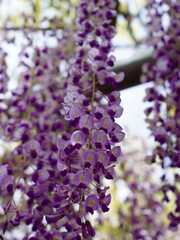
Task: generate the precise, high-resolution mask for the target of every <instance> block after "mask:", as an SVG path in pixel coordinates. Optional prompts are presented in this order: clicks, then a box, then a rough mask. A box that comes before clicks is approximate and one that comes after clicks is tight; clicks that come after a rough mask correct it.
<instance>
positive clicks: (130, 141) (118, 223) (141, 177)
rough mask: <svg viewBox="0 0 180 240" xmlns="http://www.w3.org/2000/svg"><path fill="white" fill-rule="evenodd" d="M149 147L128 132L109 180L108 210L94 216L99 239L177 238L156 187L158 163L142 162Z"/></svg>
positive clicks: (150, 239) (158, 181) (163, 239)
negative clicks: (169, 228)
mask: <svg viewBox="0 0 180 240" xmlns="http://www.w3.org/2000/svg"><path fill="white" fill-rule="evenodd" d="M129 146H131V148H129ZM149 150H150V147H149V146H148V145H147V142H146V140H145V139H143V138H141V137H138V136H132V135H131V133H129V132H127V136H126V139H125V140H124V141H123V143H122V154H121V156H120V157H119V162H120V164H119V166H118V167H117V168H116V177H115V178H114V180H113V182H111V184H110V189H111V191H110V192H111V194H112V201H111V205H110V211H109V212H108V213H107V215H103V214H102V215H98V216H97V219H96V220H97V221H96V224H97V238H98V239H103V240H109V239H112V240H119V239H122V240H139V239H142V240H171V239H175V240H178V238H179V237H178V236H179V231H178V232H175V233H174V232H172V231H170V230H168V222H167V219H166V217H165V215H166V212H167V210H168V207H167V206H165V205H164V204H163V203H162V201H161V200H162V191H159V188H160V186H161V185H162V182H161V179H160V176H159V174H158V173H159V170H160V167H159V166H157V165H149V164H146V163H145V162H144V158H145V157H146V154H147V152H148V151H149Z"/></svg>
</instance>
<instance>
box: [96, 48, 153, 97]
mask: <svg viewBox="0 0 180 240" xmlns="http://www.w3.org/2000/svg"><path fill="white" fill-rule="evenodd" d="M147 62H149V63H153V62H154V59H153V56H152V52H151V53H145V54H143V55H142V56H141V57H139V58H137V57H136V58H134V59H133V60H132V61H129V62H126V63H124V64H121V63H120V64H116V65H115V67H114V68H113V71H114V72H116V73H119V72H124V74H125V78H124V80H123V81H122V82H120V83H119V88H118V90H123V89H126V88H130V87H133V86H137V85H139V84H141V82H140V76H141V74H142V65H143V64H144V63H147ZM98 89H99V90H100V91H101V92H103V93H104V94H109V93H111V92H112V91H114V90H117V89H114V88H113V87H112V85H111V84H105V85H100V84H98Z"/></svg>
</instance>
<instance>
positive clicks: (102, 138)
mask: <svg viewBox="0 0 180 240" xmlns="http://www.w3.org/2000/svg"><path fill="white" fill-rule="evenodd" d="M91 141H92V143H94V145H95V146H96V148H102V146H104V145H105V144H106V143H107V135H106V133H105V132H104V131H103V130H99V131H97V132H95V133H94V134H93V136H92V138H91Z"/></svg>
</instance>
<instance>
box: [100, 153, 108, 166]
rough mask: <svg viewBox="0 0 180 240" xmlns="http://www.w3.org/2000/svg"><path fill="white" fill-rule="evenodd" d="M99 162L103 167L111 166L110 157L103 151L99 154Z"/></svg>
mask: <svg viewBox="0 0 180 240" xmlns="http://www.w3.org/2000/svg"><path fill="white" fill-rule="evenodd" d="M97 162H98V163H100V164H101V165H103V166H107V165H108V164H109V157H108V155H107V154H106V153H105V152H103V151H98V152H97Z"/></svg>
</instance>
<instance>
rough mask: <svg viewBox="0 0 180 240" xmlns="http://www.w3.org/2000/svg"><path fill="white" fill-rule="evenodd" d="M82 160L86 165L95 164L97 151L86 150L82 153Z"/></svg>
mask: <svg viewBox="0 0 180 240" xmlns="http://www.w3.org/2000/svg"><path fill="white" fill-rule="evenodd" d="M81 159H82V162H83V163H84V167H90V166H94V165H95V163H96V161H97V153H96V152H95V151H94V150H91V149H89V150H85V151H84V152H83V154H82V157H81Z"/></svg>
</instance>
